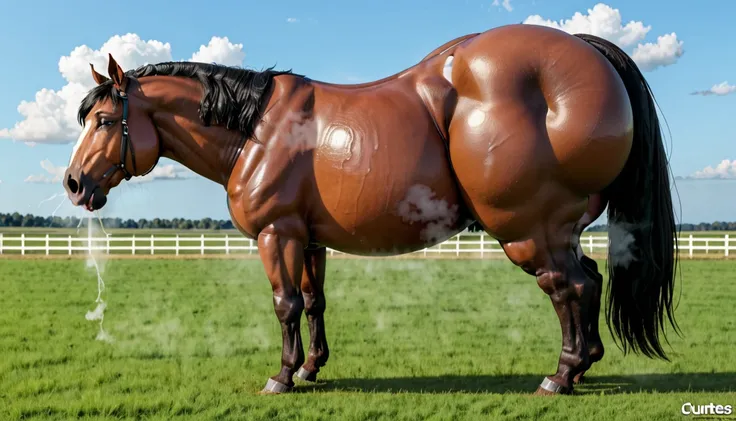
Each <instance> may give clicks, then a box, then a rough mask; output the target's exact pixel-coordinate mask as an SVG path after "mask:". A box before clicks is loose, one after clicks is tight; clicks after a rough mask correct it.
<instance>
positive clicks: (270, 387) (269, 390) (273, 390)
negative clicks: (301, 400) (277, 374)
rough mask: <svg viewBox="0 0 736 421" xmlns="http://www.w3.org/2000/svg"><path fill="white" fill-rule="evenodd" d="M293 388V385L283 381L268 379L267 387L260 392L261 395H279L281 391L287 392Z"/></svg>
mask: <svg viewBox="0 0 736 421" xmlns="http://www.w3.org/2000/svg"><path fill="white" fill-rule="evenodd" d="M290 390H291V387H289V386H287V385H285V384H283V383H281V382H277V381H276V380H274V379H268V381H267V382H266V387H264V388H263V390H261V391H260V392H259V393H258V394H259V395H278V394H281V393H286V392H288V391H290Z"/></svg>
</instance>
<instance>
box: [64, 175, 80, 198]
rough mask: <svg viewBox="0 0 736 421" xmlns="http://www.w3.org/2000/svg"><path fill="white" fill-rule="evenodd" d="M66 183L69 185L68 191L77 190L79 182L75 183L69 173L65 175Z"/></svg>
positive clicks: (75, 191) (73, 191) (74, 191)
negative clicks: (67, 175)
mask: <svg viewBox="0 0 736 421" xmlns="http://www.w3.org/2000/svg"><path fill="white" fill-rule="evenodd" d="M66 185H67V186H69V191H71V192H72V193H73V194H76V193H77V190H78V189H79V183H77V181H76V180H75V179H73V178H72V176H71V175H70V176H69V177H67V179H66Z"/></svg>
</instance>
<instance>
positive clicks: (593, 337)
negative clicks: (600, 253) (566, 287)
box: [574, 255, 604, 383]
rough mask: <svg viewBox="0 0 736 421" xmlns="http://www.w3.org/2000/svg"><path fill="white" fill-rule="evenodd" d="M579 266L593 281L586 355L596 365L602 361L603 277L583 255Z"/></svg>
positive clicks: (579, 377) (577, 378) (579, 380)
mask: <svg viewBox="0 0 736 421" xmlns="http://www.w3.org/2000/svg"><path fill="white" fill-rule="evenodd" d="M580 264H581V265H582V267H583V270H584V271H585V274H586V275H588V278H590V280H592V281H593V284H592V286H593V291H592V296H591V301H590V307H589V309H588V323H589V326H588V337H587V342H588V354H590V364H591V365H592V364H594V363H597V362H598V361H600V360H602V359H603V354H604V347H603V340H601V334H600V329H599V328H598V322H599V319H600V313H601V294H602V291H603V275H601V274H600V273H599V272H598V264H597V263H596V262H595V260H593V259H591V258H590V257H588V256H585V255H583V257H582V258H580ZM584 376H585V371H582V372H580V373H578V375H577V376H575V379H574V382H575V383H583V381H584Z"/></svg>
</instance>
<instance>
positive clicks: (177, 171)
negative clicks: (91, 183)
mask: <svg viewBox="0 0 736 421" xmlns="http://www.w3.org/2000/svg"><path fill="white" fill-rule="evenodd" d="M41 168H43V169H44V170H45V171H46V173H44V174H33V175H29V176H28V177H26V179H25V182H26V183H37V184H38V183H40V184H55V183H61V180H62V179H63V178H64V171H66V168H67V167H66V166H56V165H54V164H53V163H51V161H49V160H48V159H44V160H43V161H41ZM194 176H195V173H193V172H192V171H191V170H189V169H188V168H186V167H184V166H182V165H180V164H165V165H157V166H156V168H154V169H153V171H151V172H150V173H148V175H146V176H145V177H133V178H131V179H130V181H129V182H130V183H149V182H151V181H156V180H183V179H188V178H192V177H194Z"/></svg>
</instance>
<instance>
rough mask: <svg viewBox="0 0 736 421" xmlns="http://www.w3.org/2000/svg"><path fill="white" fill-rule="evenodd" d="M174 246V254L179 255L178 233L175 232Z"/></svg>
mask: <svg viewBox="0 0 736 421" xmlns="http://www.w3.org/2000/svg"><path fill="white" fill-rule="evenodd" d="M174 248H175V249H176V255H177V256H178V255H179V234H176V244H175V247H174Z"/></svg>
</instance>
